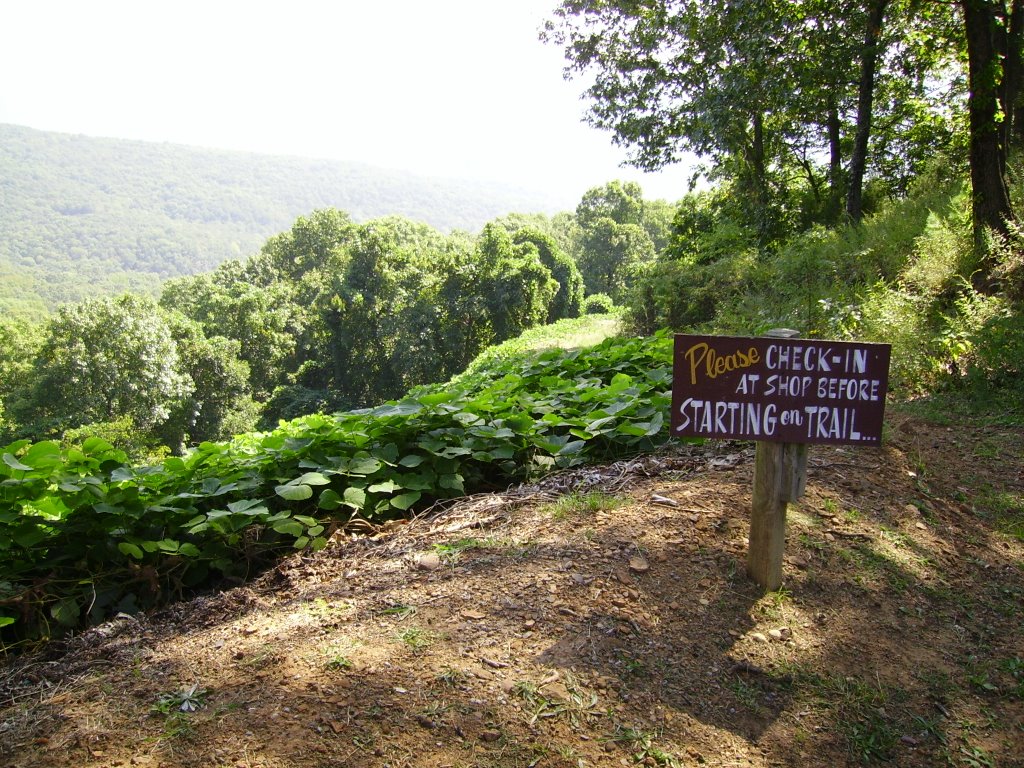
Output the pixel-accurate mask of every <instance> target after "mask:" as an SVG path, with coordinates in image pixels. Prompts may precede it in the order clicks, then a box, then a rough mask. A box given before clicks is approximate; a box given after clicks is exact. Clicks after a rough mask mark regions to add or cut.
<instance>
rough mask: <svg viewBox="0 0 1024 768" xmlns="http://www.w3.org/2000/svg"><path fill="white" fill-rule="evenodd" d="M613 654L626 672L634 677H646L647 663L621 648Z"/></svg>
mask: <svg viewBox="0 0 1024 768" xmlns="http://www.w3.org/2000/svg"><path fill="white" fill-rule="evenodd" d="M615 656H616V658H617V659H618V661H619V663H620V664H621V665H622V669H623V671H624V672H625V673H626V674H628V675H633V676H635V677H646V676H647V675H648V674H649V672H648V670H647V665H646V664H644V663H643V661H641V660H640V659H638V658H637V657H636V656H632V655H630V654H629V653H627V652H626V651H623V650H622V649H617V650H616V651H615Z"/></svg>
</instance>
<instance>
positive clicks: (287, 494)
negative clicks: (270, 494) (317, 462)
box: [274, 483, 313, 501]
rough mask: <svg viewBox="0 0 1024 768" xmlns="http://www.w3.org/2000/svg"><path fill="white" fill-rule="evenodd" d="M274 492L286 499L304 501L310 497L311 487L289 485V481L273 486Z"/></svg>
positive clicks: (311, 494)
mask: <svg viewBox="0 0 1024 768" xmlns="http://www.w3.org/2000/svg"><path fill="white" fill-rule="evenodd" d="M274 493H276V494H277V495H278V496H280V497H281V498H282V499H287V500H288V501H305V500H306V499H309V498H312V496H313V489H312V488H310V487H309V486H308V485H291V484H290V483H289V484H286V485H278V486H275V488H274Z"/></svg>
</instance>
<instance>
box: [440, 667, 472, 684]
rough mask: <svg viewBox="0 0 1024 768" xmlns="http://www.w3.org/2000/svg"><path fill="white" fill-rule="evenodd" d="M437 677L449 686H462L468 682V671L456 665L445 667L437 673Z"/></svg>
mask: <svg viewBox="0 0 1024 768" xmlns="http://www.w3.org/2000/svg"><path fill="white" fill-rule="evenodd" d="M436 679H437V681H438V682H439V683H441V685H444V686H446V687H448V688H461V687H462V686H463V685H464V684H465V682H466V673H465V672H464V671H462V670H461V669H456V668H455V667H445V668H444V669H442V670H441V671H440V672H438V673H437V675H436Z"/></svg>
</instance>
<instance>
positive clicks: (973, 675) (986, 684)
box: [966, 658, 999, 693]
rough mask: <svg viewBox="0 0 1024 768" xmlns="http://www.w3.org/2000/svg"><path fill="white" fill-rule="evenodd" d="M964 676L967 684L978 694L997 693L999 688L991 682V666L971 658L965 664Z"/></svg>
mask: <svg viewBox="0 0 1024 768" xmlns="http://www.w3.org/2000/svg"><path fill="white" fill-rule="evenodd" d="M966 674H967V682H969V683H970V684H971V686H972V687H973V688H974V689H975V690H976V691H977V692H978V693H999V686H998V685H996V683H995V682H993V680H992V665H991V664H988V663H982V662H980V661H978V660H977V659H976V658H971V659H970V660H969V661H968V664H967V669H966Z"/></svg>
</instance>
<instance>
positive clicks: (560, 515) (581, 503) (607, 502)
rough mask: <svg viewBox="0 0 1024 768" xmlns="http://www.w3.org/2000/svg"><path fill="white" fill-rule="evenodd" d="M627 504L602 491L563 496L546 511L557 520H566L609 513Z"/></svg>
mask: <svg viewBox="0 0 1024 768" xmlns="http://www.w3.org/2000/svg"><path fill="white" fill-rule="evenodd" d="M623 504H625V501H624V500H623V499H620V498H618V497H617V496H612V495H611V494H608V493H603V492H601V491H589V492H587V493H578V492H573V493H569V494H566V495H565V496H562V497H561V498H559V499H558V500H557V501H555V502H554V503H553V504H549V505H548V506H547V507H546V509H547V510H549V511H550V513H551V516H552V517H553V518H554V519H555V520H566V519H568V518H570V517H576V516H579V515H584V514H591V515H592V514H594V513H596V512H607V511H609V510H612V509H617V508H618V507H621V506H622V505H623Z"/></svg>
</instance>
